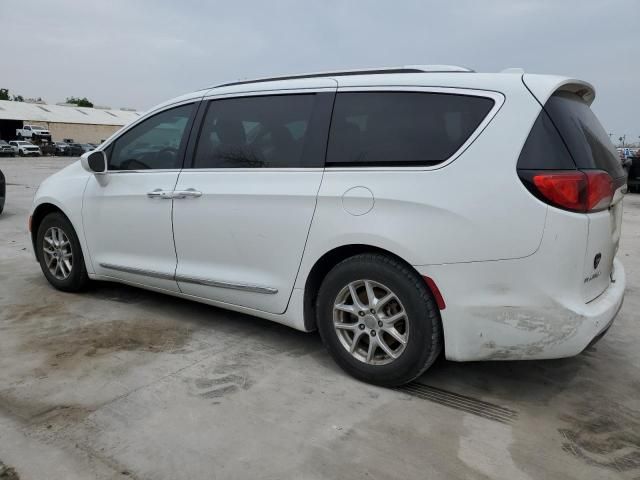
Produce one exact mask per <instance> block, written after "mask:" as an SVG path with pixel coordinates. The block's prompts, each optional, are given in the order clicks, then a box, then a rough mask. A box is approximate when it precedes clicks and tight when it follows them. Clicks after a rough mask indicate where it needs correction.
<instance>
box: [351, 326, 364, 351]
mask: <svg viewBox="0 0 640 480" xmlns="http://www.w3.org/2000/svg"><path fill="white" fill-rule="evenodd" d="M362 333H363V331H362V330H355V331H354V332H353V342H352V343H351V347H350V348H349V351H350V352H351V353H353V352H355V351H356V348H358V342H359V341H360V339H361V338H362Z"/></svg>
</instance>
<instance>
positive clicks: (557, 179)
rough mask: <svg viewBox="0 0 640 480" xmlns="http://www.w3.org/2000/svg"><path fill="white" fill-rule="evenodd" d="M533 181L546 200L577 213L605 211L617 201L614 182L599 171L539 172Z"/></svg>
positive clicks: (607, 175)
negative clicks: (614, 194) (613, 200)
mask: <svg viewBox="0 0 640 480" xmlns="http://www.w3.org/2000/svg"><path fill="white" fill-rule="evenodd" d="M531 180H532V182H533V184H534V185H535V187H536V189H537V190H538V192H539V193H540V194H541V195H542V197H543V199H544V200H547V201H548V202H549V203H551V204H552V205H555V206H556V207H560V208H565V209H567V210H573V211H575V212H592V211H597V210H603V209H605V208H608V207H609V205H610V204H611V200H612V199H613V180H612V179H611V177H610V176H609V174H608V173H606V172H602V171H599V170H592V171H584V172H583V171H576V170H572V171H564V172H559V171H555V172H538V173H536V174H534V175H533V177H532V179H531Z"/></svg>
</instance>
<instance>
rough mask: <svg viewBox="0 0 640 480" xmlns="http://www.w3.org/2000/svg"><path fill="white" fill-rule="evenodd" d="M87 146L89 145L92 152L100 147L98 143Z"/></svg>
mask: <svg viewBox="0 0 640 480" xmlns="http://www.w3.org/2000/svg"><path fill="white" fill-rule="evenodd" d="M87 145H89V146H90V147H91V149H92V150H95V149H96V148H98V146H99V145H98V144H97V143H87Z"/></svg>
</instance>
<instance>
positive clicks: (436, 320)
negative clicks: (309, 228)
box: [316, 253, 442, 387]
mask: <svg viewBox="0 0 640 480" xmlns="http://www.w3.org/2000/svg"><path fill="white" fill-rule="evenodd" d="M365 279H366V280H371V281H373V282H377V283H379V284H383V285H384V286H386V287H388V289H389V290H391V291H392V292H393V293H394V294H395V295H396V297H397V298H398V300H399V301H400V302H401V304H402V306H403V307H404V310H405V312H406V314H407V318H408V319H409V322H408V327H407V328H408V340H407V343H406V346H405V347H404V351H403V352H402V353H401V354H400V355H399V356H398V357H397V358H396V359H394V360H392V361H391V362H390V363H387V364H384V365H370V364H368V363H366V362H365V361H362V360H359V359H358V358H355V357H354V356H353V355H352V354H351V353H350V352H349V351H347V348H346V347H345V346H343V344H342V343H341V340H340V339H339V338H338V334H337V333H336V330H335V329H334V326H333V324H334V320H333V311H334V310H333V306H334V302H335V301H336V299H337V297H338V295H339V293H340V292H341V291H342V290H343V289H344V288H345V287H346V286H347V285H349V283H350V282H354V281H358V280H365ZM316 312H317V325H318V331H319V332H320V336H321V337H322V341H323V342H324V344H325V346H326V347H327V349H328V350H329V353H330V354H331V356H332V357H333V358H334V360H335V361H336V363H337V364H338V365H340V366H341V367H342V368H343V369H344V370H345V371H347V372H348V373H349V374H351V375H352V376H354V377H355V378H357V379H359V380H363V381H365V382H368V383H373V384H376V385H381V386H386V387H393V386H398V385H403V384H405V383H408V382H411V381H412V380H414V379H416V378H417V377H419V376H420V375H421V374H422V373H424V371H425V370H427V369H428V368H429V367H430V366H431V365H432V364H433V362H434V361H435V360H436V358H437V357H438V355H439V354H440V352H441V350H442V324H441V319H440V312H439V310H438V308H437V305H436V302H435V300H434V299H433V296H432V294H431V292H430V291H429V289H428V288H427V285H426V284H425V282H424V280H423V279H422V278H421V277H420V276H419V275H418V274H417V272H415V271H414V270H413V269H412V268H411V267H410V266H409V265H407V264H405V263H404V262H402V261H400V260H397V259H395V258H393V257H390V256H387V255H383V254H378V253H366V254H360V255H356V256H353V257H350V258H348V259H346V260H344V261H342V262H340V263H339V264H337V265H336V266H335V267H334V268H333V269H332V270H331V271H330V272H329V273H328V274H327V276H326V277H325V279H324V280H323V282H322V285H321V287H320V291H319V293H318V299H317V304H316ZM354 319H355V321H359V320H357V317H356V316H355V315H354ZM367 328H368V327H367Z"/></svg>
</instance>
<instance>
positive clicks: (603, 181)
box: [584, 170, 614, 212]
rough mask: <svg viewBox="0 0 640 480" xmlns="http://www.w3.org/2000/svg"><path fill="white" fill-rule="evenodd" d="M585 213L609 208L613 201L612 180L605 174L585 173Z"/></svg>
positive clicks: (596, 172)
mask: <svg viewBox="0 0 640 480" xmlns="http://www.w3.org/2000/svg"><path fill="white" fill-rule="evenodd" d="M584 174H585V175H586V176H587V185H588V188H587V209H586V210H587V212H591V211H594V210H604V209H605V208H609V205H611V200H613V193H614V190H613V179H612V178H611V176H610V175H609V174H608V173H606V172H599V171H595V170H594V171H586V172H584Z"/></svg>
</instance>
